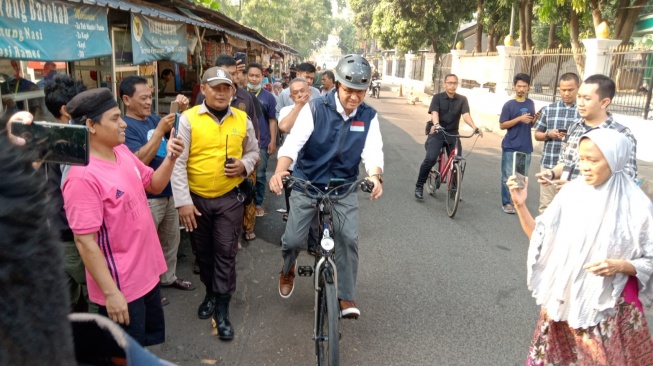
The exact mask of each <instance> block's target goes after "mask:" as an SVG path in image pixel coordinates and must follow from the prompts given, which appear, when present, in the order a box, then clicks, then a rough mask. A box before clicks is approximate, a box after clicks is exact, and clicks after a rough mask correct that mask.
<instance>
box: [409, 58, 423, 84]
mask: <svg viewBox="0 0 653 366" xmlns="http://www.w3.org/2000/svg"><path fill="white" fill-rule="evenodd" d="M412 62H413V68H412V69H411V73H410V78H411V79H413V80H422V79H424V66H425V64H426V57H425V56H424V54H420V55H419V56H416V57H415V58H414V59H413V60H412Z"/></svg>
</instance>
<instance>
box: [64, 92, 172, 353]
mask: <svg viewBox="0 0 653 366" xmlns="http://www.w3.org/2000/svg"><path fill="white" fill-rule="evenodd" d="M66 110H67V111H68V113H70V115H71V116H72V117H73V119H74V120H75V123H77V124H84V125H86V126H87V127H88V129H89V133H90V145H89V146H90V162H89V164H88V166H74V167H71V168H70V171H69V173H68V176H67V177H66V180H65V182H64V185H63V196H64V208H65V210H66V216H67V217H68V222H69V224H70V228H71V229H72V231H73V233H74V234H75V243H76V244H77V248H78V249H79V253H80V255H81V256H82V259H83V260H84V264H85V265H86V270H87V282H88V291H89V297H90V298H91V300H92V301H93V302H94V303H96V304H98V305H100V309H99V313H100V314H104V315H106V316H108V317H110V318H111V319H112V320H113V321H115V322H117V323H119V324H121V325H122V326H123V328H125V330H126V331H127V333H129V334H130V335H131V336H132V337H133V338H134V339H136V341H138V342H139V343H140V344H141V345H143V346H150V345H154V344H158V343H163V342H164V341H165V322H164V318H163V308H162V306H161V300H160V299H161V295H160V291H159V285H158V284H159V275H161V273H163V272H165V271H166V263H165V260H164V258H163V252H162V251H161V245H160V244H159V239H158V236H157V232H156V228H155V227H154V221H153V220H152V215H151V214H150V209H149V205H148V203H147V198H146V196H145V192H148V193H160V192H161V191H162V190H163V189H164V188H165V187H166V185H167V184H168V182H169V181H170V176H171V174H172V169H173V166H174V162H175V160H176V157H177V156H179V155H180V154H181V152H182V151H183V146H184V145H183V142H182V141H181V139H180V138H177V137H174V138H171V139H170V141H169V143H168V147H167V150H168V155H167V158H166V159H165V160H164V162H163V163H162V164H161V166H160V167H159V168H158V169H157V170H156V171H153V170H152V169H151V168H149V167H148V166H146V165H145V164H143V163H142V162H141V161H140V160H138V158H136V156H134V155H133V154H132V153H131V151H129V149H128V148H127V147H126V146H125V145H123V143H124V141H125V129H126V128H127V124H126V123H125V122H124V121H123V120H122V118H121V117H120V109H119V108H118V104H117V103H116V101H115V99H114V98H113V94H112V93H111V91H110V90H109V89H106V88H100V89H93V90H89V91H86V92H83V93H80V94H78V95H77V96H75V97H74V98H73V99H72V100H71V101H70V102H69V103H68V104H67V105H66ZM172 133H173V134H174V131H173V132H172Z"/></svg>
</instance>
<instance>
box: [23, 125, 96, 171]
mask: <svg viewBox="0 0 653 366" xmlns="http://www.w3.org/2000/svg"><path fill="white" fill-rule="evenodd" d="M11 134H12V135H14V136H18V137H22V138H23V139H25V146H27V148H28V149H29V150H31V151H35V152H37V154H38V159H39V160H41V161H44V162H49V163H59V164H67V165H88V161H89V133H88V128H87V127H86V126H80V125H67V124H63V123H50V122H42V121H35V122H33V123H31V124H25V123H22V122H20V121H16V122H14V123H12V124H11Z"/></svg>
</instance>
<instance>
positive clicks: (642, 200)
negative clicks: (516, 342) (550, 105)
mask: <svg viewBox="0 0 653 366" xmlns="http://www.w3.org/2000/svg"><path fill="white" fill-rule="evenodd" d="M583 139H590V140H592V142H594V144H595V145H596V146H597V147H598V148H599V149H600V150H601V152H602V153H603V156H604V157H605V159H606V160H607V162H608V165H609V167H610V170H611V175H610V176H609V177H608V179H607V180H606V181H605V182H604V183H602V184H600V185H598V186H591V185H589V184H587V183H586V182H585V179H584V177H583V176H579V177H578V178H576V179H574V180H572V181H571V182H569V183H567V184H566V185H565V186H564V187H563V188H562V189H561V190H560V192H558V194H557V195H556V197H555V199H554V200H553V202H552V203H551V205H550V206H549V207H548V208H547V209H546V211H545V212H544V213H543V214H542V215H541V216H539V217H538V218H537V219H536V220H535V222H536V225H535V230H534V231H533V234H532V236H531V242H530V247H529V249H528V277H527V282H528V288H529V289H530V290H531V291H532V294H533V297H534V298H535V299H536V302H537V304H538V305H542V306H543V307H544V308H545V309H546V311H547V313H548V314H549V316H550V317H551V318H552V319H554V320H556V321H567V322H568V324H569V325H570V326H571V327H573V328H576V329H578V328H587V327H590V326H594V325H596V324H598V323H599V322H600V321H601V320H603V319H605V318H607V317H609V316H611V315H613V314H614V309H615V306H616V302H617V300H618V299H619V297H620V296H621V293H622V291H623V289H624V287H625V285H626V281H627V280H628V276H626V275H624V274H621V273H618V274H616V275H614V276H611V277H601V276H596V275H594V274H592V273H590V272H588V271H587V270H585V269H584V268H583V266H584V265H586V264H588V263H592V262H595V261H601V260H605V259H627V260H630V262H631V263H632V264H633V265H634V266H635V268H636V270H637V279H638V285H639V299H640V301H641V302H642V303H643V304H644V305H648V304H650V303H651V301H653V287H652V286H653V280H652V279H651V275H652V274H653V259H652V258H653V205H652V204H651V201H650V199H649V198H648V197H647V196H646V195H645V194H644V193H643V192H642V191H641V189H640V188H639V187H638V186H637V185H636V184H635V183H634V182H633V180H632V178H630V177H629V176H628V175H627V174H626V173H625V172H624V171H623V168H624V166H625V165H626V162H627V161H628V156H629V151H630V149H631V142H630V141H629V140H628V139H627V138H626V137H625V136H624V135H623V134H621V133H619V132H617V131H614V130H611V129H605V128H601V129H594V130H591V131H589V132H587V133H586V134H585V135H584V136H583V137H582V138H581V141H582V140H583Z"/></svg>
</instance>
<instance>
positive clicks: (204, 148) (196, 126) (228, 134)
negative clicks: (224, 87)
mask: <svg viewBox="0 0 653 366" xmlns="http://www.w3.org/2000/svg"><path fill="white" fill-rule="evenodd" d="M199 107H200V106H195V107H193V108H191V109H189V110H187V111H186V112H184V114H185V115H186V117H187V118H188V121H189V122H190V126H191V144H190V151H189V154H188V165H187V168H186V170H187V173H188V187H189V188H190V190H191V192H193V193H195V194H196V195H198V196H200V197H203V198H217V197H220V196H222V195H224V194H225V193H228V192H229V191H231V190H232V189H234V188H235V187H236V186H237V185H239V184H240V183H241V182H242V181H243V179H244V178H243V177H241V176H238V177H227V176H226V175H225V174H224V163H225V161H226V159H227V156H228V157H230V158H234V159H241V158H242V157H243V141H244V140H245V137H246V136H247V114H246V113H245V112H243V111H240V110H238V109H236V108H231V114H230V115H229V116H227V117H226V118H225V119H224V121H222V124H218V123H217V122H216V121H215V120H214V119H213V118H212V117H211V115H210V114H209V113H203V114H199V113H198V112H199ZM227 143H228V146H227Z"/></svg>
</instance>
